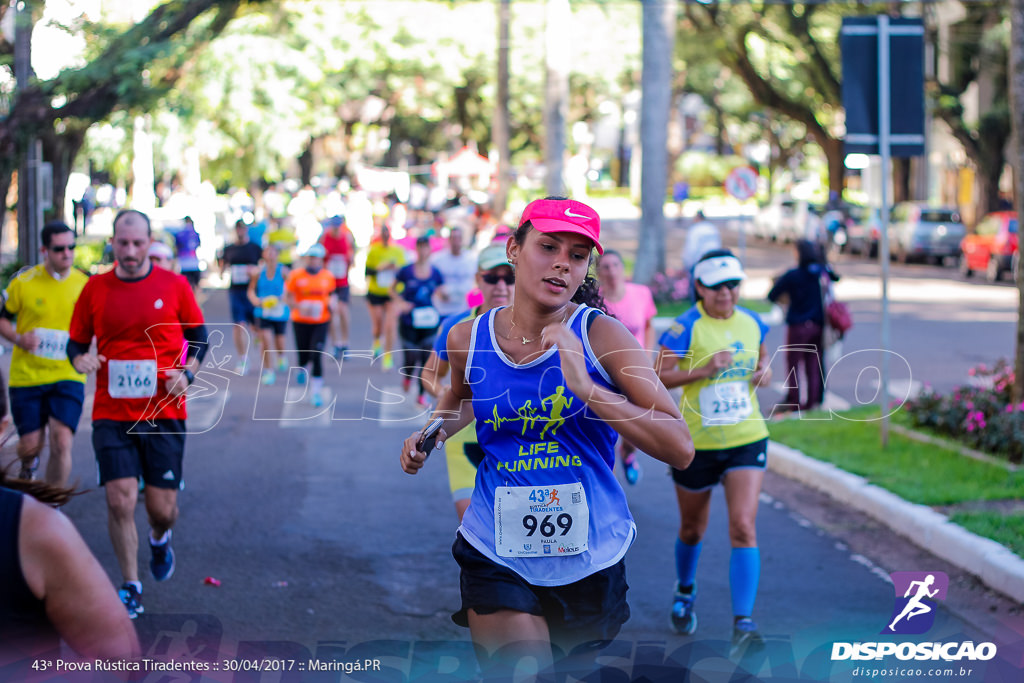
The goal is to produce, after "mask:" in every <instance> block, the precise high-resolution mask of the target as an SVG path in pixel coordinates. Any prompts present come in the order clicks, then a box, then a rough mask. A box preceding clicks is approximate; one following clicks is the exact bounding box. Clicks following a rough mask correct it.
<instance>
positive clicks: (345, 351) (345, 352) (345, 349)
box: [338, 344, 348, 360]
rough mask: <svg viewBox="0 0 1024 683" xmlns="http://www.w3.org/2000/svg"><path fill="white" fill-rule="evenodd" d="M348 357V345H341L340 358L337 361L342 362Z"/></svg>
mask: <svg viewBox="0 0 1024 683" xmlns="http://www.w3.org/2000/svg"><path fill="white" fill-rule="evenodd" d="M346 357H348V344H342V345H341V357H340V358H338V360H343V359H345V358H346Z"/></svg>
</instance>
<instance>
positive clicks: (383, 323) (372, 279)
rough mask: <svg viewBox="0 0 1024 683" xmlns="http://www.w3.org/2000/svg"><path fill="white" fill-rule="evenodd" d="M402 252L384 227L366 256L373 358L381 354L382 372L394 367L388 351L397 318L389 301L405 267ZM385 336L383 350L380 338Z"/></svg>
mask: <svg viewBox="0 0 1024 683" xmlns="http://www.w3.org/2000/svg"><path fill="white" fill-rule="evenodd" d="M405 262H406V258H405V250H404V249H402V248H401V247H400V246H398V245H397V244H391V231H390V230H389V229H388V227H387V226H382V227H381V229H380V239H379V240H378V241H376V242H374V243H373V244H371V245H370V250H369V251H368V252H367V254H366V303H367V304H369V306H370V324H371V327H372V329H373V357H374V358H375V359H376V358H377V357H378V356H380V355H381V353H383V354H384V358H383V359H381V367H382V368H383V369H385V370H388V369H390V368H391V367H392V366H393V365H394V360H393V359H392V358H391V348H392V347H393V346H394V345H395V333H396V331H397V329H398V327H397V326H398V318H397V316H396V315H395V305H394V303H392V301H391V285H393V284H394V283H395V275H397V274H398V269H399V268H401V267H402V266H404V265H405ZM382 334H383V335H384V347H383V349H381V345H380V338H381V335H382Z"/></svg>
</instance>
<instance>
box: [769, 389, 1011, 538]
mask: <svg viewBox="0 0 1024 683" xmlns="http://www.w3.org/2000/svg"><path fill="white" fill-rule="evenodd" d="M810 418H818V419H810ZM769 431H770V433H771V438H772V439H773V440H774V441H778V442H779V443H782V444H785V445H787V446H790V447H791V448H795V449H797V450H799V451H801V452H803V453H804V454H805V455H808V456H810V457H812V458H816V459H818V460H823V461H825V462H830V463H833V464H835V465H836V466H838V467H840V468H842V469H844V470H846V471H847V472H851V473H853V474H857V475H860V476H862V477H864V478H865V479H867V480H868V481H870V482H871V483H872V484H875V485H877V486H880V487H882V488H884V489H887V490H889V491H891V492H893V493H895V494H896V495H898V496H900V497H901V498H903V499H904V500H908V501H910V502H913V503H921V504H923V505H952V504H956V503H963V502H967V501H972V500H1000V499H1010V498H1024V470H1020V471H1017V472H1009V471H1007V470H1005V469H1004V468H1002V467H999V466H997V465H992V464H989V463H985V462H979V461H977V460H973V459H971V458H969V457H966V456H964V455H961V454H960V453H958V452H956V451H955V450H952V449H948V448H942V447H939V446H935V445H931V444H925V443H920V442H918V441H914V440H913V439H908V438H906V437H904V436H901V435H899V434H896V433H894V432H890V433H889V446H888V447H887V448H885V449H882V447H881V438H880V422H879V421H878V409H877V408H875V407H873V406H868V407H863V408H856V409H854V410H850V411H845V412H842V413H835V414H833V415H831V416H830V415H829V413H827V412H811V413H808V414H806V415H805V416H804V419H801V420H796V419H793V420H785V421H782V422H772V423H770V424H769ZM986 535H987V534H986Z"/></svg>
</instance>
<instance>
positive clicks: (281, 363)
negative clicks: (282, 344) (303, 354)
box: [277, 358, 288, 372]
mask: <svg viewBox="0 0 1024 683" xmlns="http://www.w3.org/2000/svg"><path fill="white" fill-rule="evenodd" d="M277 369H278V371H279V372H287V371H288V361H286V360H285V359H284V358H279V359H278V360H277Z"/></svg>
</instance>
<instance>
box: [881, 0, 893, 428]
mask: <svg viewBox="0 0 1024 683" xmlns="http://www.w3.org/2000/svg"><path fill="white" fill-rule="evenodd" d="M890 95H891V93H890V87H889V17H888V16H886V15H880V16H879V17H878V152H879V155H880V156H881V157H882V168H881V171H880V174H881V181H882V188H881V189H882V191H881V199H882V208H881V214H882V215H881V219H882V226H881V227H882V229H881V233H882V234H881V245H880V249H879V258H880V259H881V261H882V354H881V355H882V357H881V368H880V371H881V372H880V375H881V376H880V386H879V391H878V402H879V405H880V407H881V410H882V431H881V437H882V447H883V448H885V447H886V446H888V445H889V417H888V410H889V156H890V152H891V150H890V149H889V133H890V130H889V128H890V125H891V123H890V121H889V106H890V104H889V100H890Z"/></svg>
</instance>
